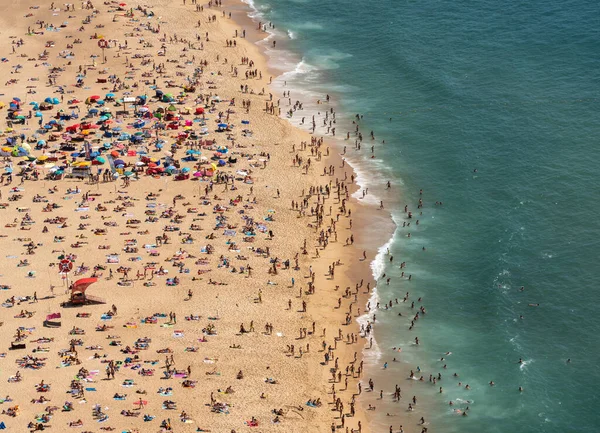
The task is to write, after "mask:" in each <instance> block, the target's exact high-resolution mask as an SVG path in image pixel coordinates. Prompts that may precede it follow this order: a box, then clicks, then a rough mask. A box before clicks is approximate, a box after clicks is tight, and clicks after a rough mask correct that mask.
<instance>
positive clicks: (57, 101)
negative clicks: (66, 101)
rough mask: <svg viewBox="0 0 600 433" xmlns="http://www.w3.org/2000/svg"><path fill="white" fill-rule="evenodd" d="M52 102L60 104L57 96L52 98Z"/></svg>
mask: <svg viewBox="0 0 600 433" xmlns="http://www.w3.org/2000/svg"><path fill="white" fill-rule="evenodd" d="M52 104H54V105H58V104H60V100H59V99H58V98H52Z"/></svg>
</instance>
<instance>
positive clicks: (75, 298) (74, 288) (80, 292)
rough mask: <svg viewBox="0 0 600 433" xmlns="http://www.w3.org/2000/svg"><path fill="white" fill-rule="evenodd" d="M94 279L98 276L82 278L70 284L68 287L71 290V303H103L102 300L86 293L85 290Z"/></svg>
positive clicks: (96, 279)
mask: <svg viewBox="0 0 600 433" xmlns="http://www.w3.org/2000/svg"><path fill="white" fill-rule="evenodd" d="M96 281H98V278H82V279H80V280H77V281H75V282H74V283H73V284H71V287H69V289H70V290H71V299H70V303H71V304H73V305H76V304H90V303H102V304H103V303H104V301H103V300H101V299H98V298H95V297H93V296H89V295H87V294H86V290H87V289H88V288H89V287H90V286H91V285H92V284H94V283H95V282H96Z"/></svg>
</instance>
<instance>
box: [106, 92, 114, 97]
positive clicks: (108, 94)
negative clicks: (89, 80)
mask: <svg viewBox="0 0 600 433" xmlns="http://www.w3.org/2000/svg"><path fill="white" fill-rule="evenodd" d="M104 96H105V97H107V98H114V97H115V94H114V93H107V94H106V95H104Z"/></svg>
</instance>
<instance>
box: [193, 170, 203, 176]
mask: <svg viewBox="0 0 600 433" xmlns="http://www.w3.org/2000/svg"><path fill="white" fill-rule="evenodd" d="M194 177H202V172H200V171H196V172H194Z"/></svg>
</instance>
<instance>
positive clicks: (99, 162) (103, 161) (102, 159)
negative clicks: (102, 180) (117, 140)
mask: <svg viewBox="0 0 600 433" xmlns="http://www.w3.org/2000/svg"><path fill="white" fill-rule="evenodd" d="M96 161H98V164H104V163H105V162H106V159H105V158H103V157H102V156H97V157H96Z"/></svg>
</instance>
